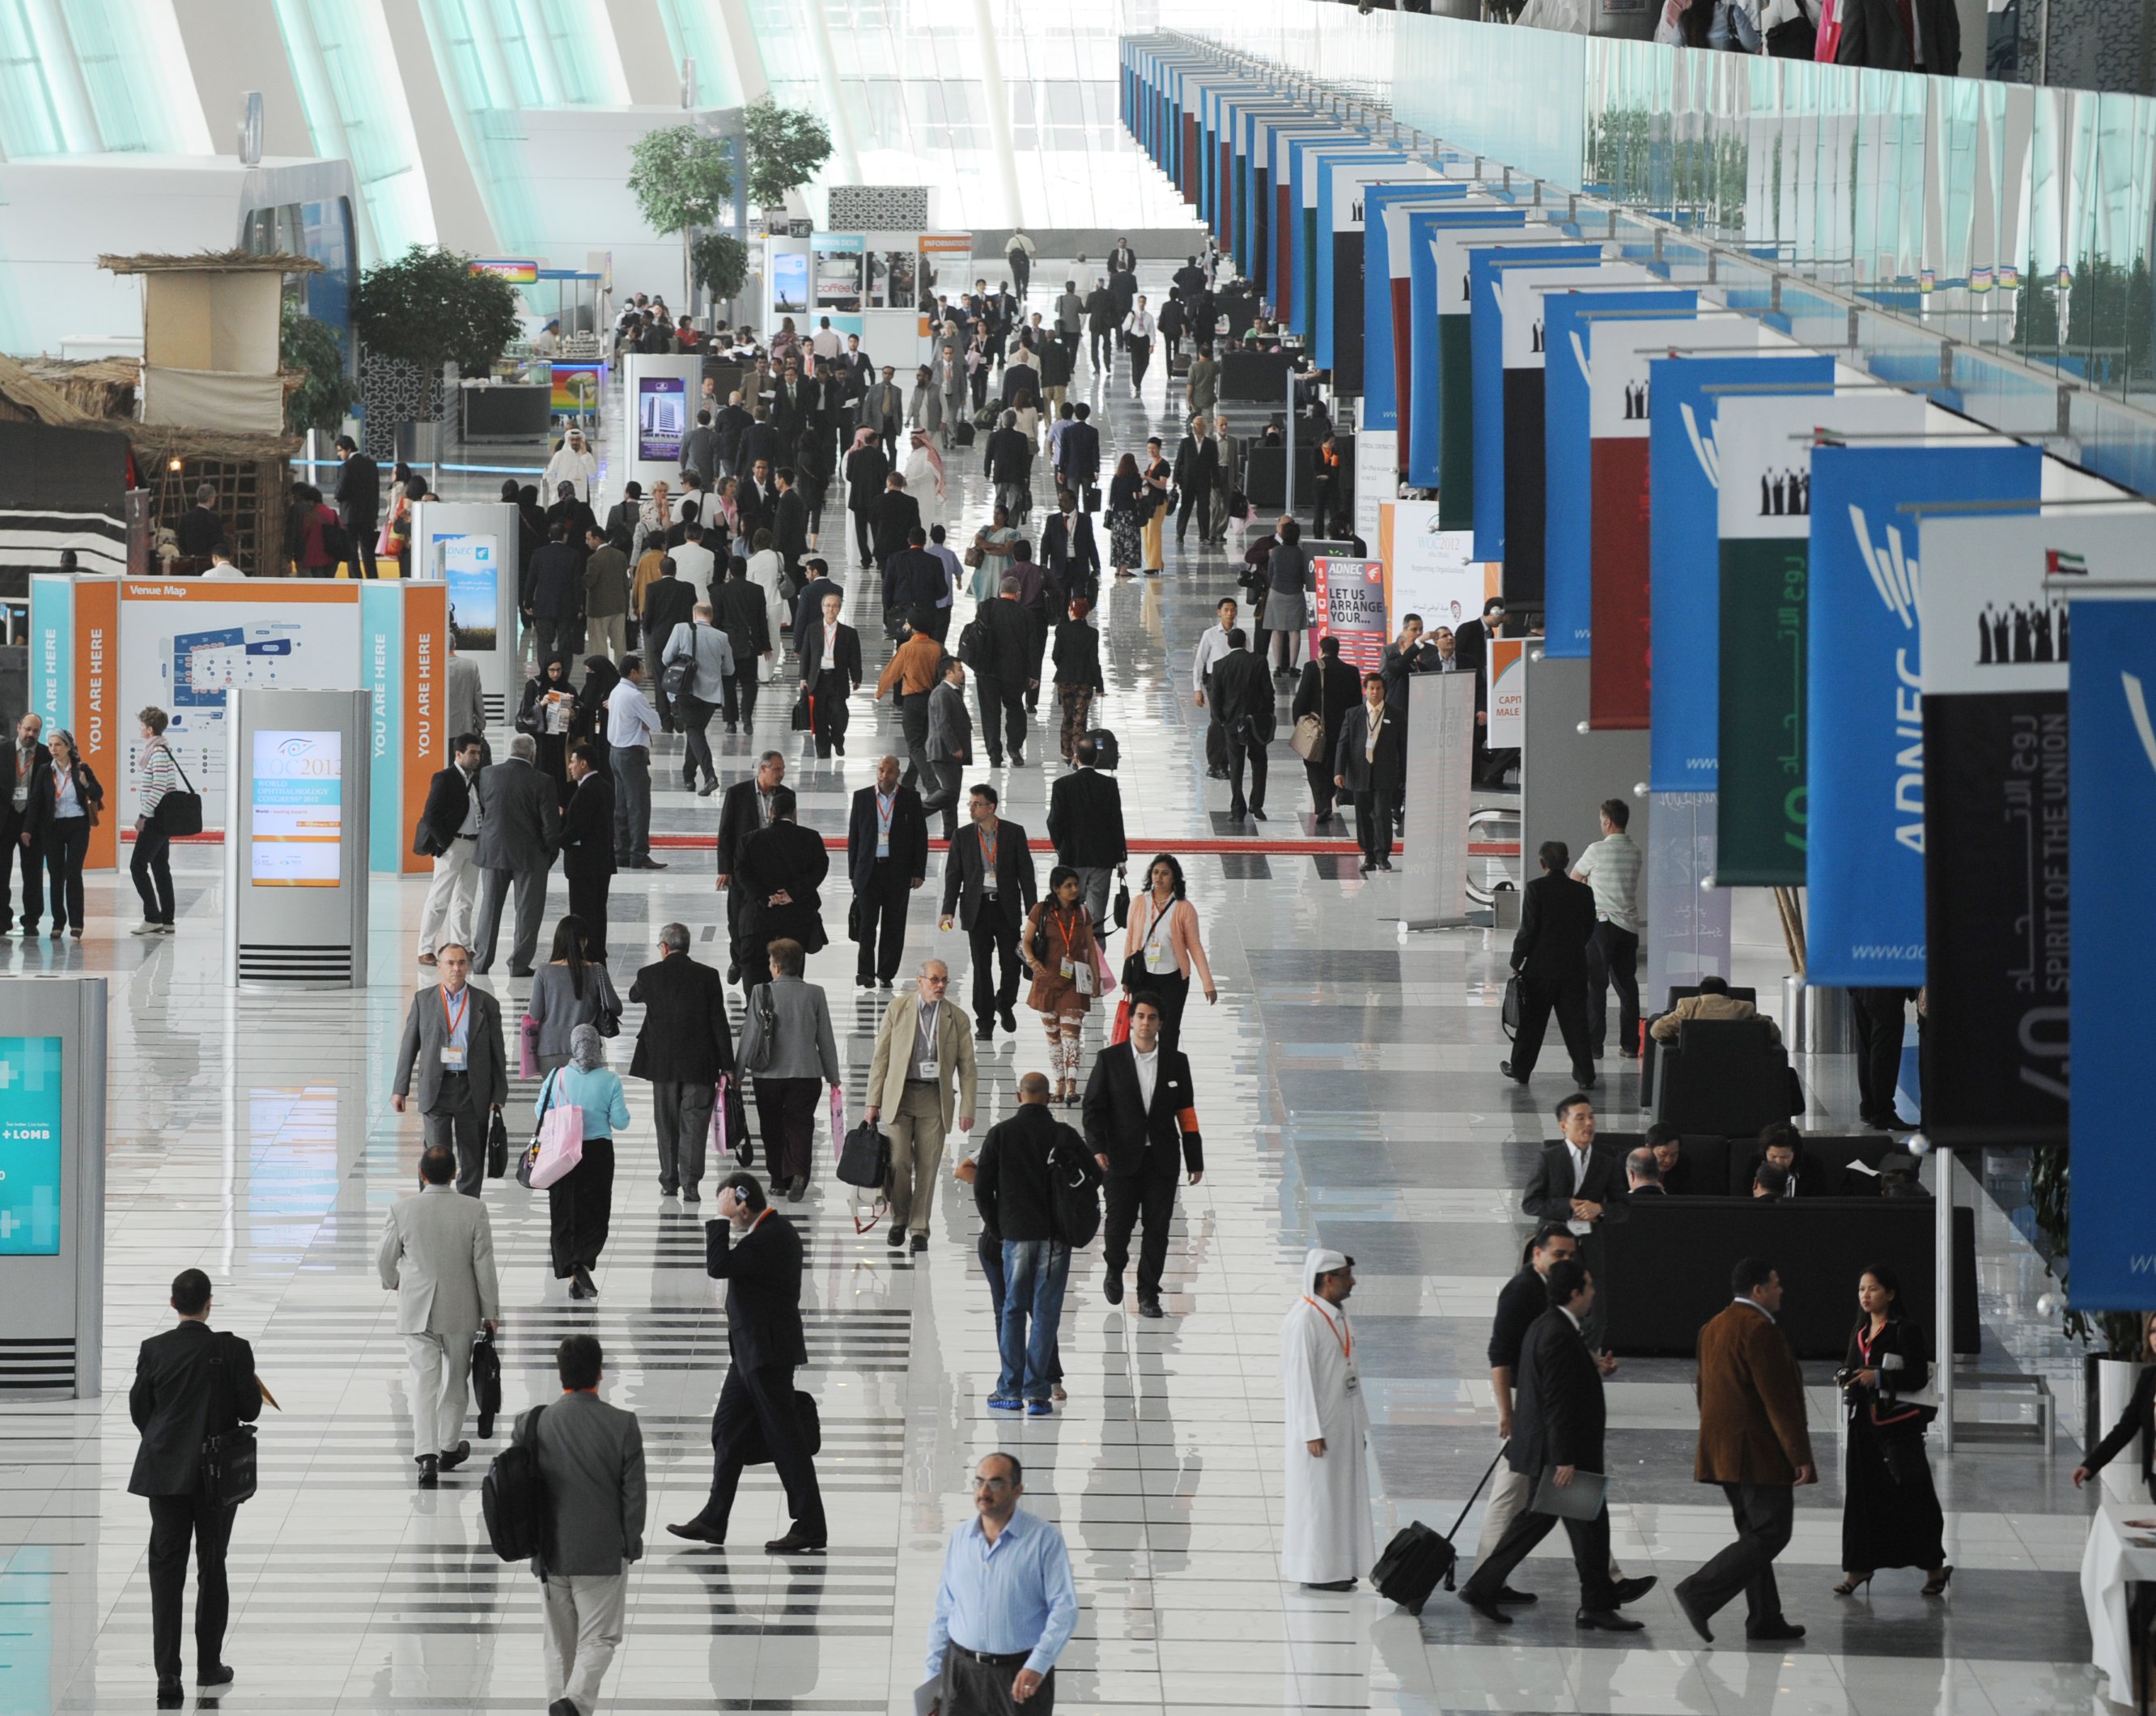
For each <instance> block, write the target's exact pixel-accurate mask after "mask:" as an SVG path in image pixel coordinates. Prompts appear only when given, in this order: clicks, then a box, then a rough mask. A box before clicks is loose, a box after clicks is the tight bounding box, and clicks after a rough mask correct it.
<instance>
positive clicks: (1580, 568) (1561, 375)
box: [1543, 263, 1699, 660]
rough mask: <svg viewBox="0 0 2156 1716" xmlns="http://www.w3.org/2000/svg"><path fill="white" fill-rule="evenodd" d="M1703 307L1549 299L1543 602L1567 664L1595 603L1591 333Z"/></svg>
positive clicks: (1667, 296)
mask: <svg viewBox="0 0 2156 1716" xmlns="http://www.w3.org/2000/svg"><path fill="white" fill-rule="evenodd" d="M1609 266H1610V268H1611V269H1612V270H1616V269H1619V268H1626V269H1629V268H1630V265H1629V264H1620V263H1612V264H1610V265H1609ZM1698 303H1699V294H1698V293H1697V292H1694V291H1691V290H1686V289H1684V288H1681V287H1676V286H1653V287H1646V288H1642V289H1640V290H1623V289H1620V290H1614V291H1607V292H1605V291H1602V290H1599V289H1598V290H1594V291H1581V290H1572V291H1564V292H1551V293H1548V295H1545V296H1544V298H1543V341H1544V342H1545V343H1546V344H1547V345H1548V347H1549V349H1550V350H1551V351H1552V352H1555V353H1556V354H1557V361H1556V362H1554V363H1552V364H1550V365H1548V367H1546V368H1545V369H1544V370H1543V493H1544V507H1545V514H1544V517H1543V604H1544V606H1545V611H1546V613H1547V615H1548V626H1549V647H1548V650H1547V652H1546V653H1547V654H1548V655H1553V656H1555V657H1557V658H1558V659H1560V660H1563V659H1568V658H1576V657H1582V656H1584V655H1586V654H1587V645H1588V629H1589V606H1590V604H1591V596H1590V593H1589V583H1588V577H1589V566H1590V565H1591V564H1592V547H1591V543H1590V542H1589V534H1588V532H1589V525H1588V517H1589V511H1590V507H1591V503H1592V499H1593V496H1592V491H1591V490H1590V489H1589V480H1590V476H1591V470H1592V467H1591V465H1590V463H1589V458H1588V450H1589V434H1588V406H1589V389H1588V377H1589V367H1588V359H1587V334H1588V329H1589V326H1591V325H1592V323H1593V322H1594V321H1599V320H1600V319H1601V318H1602V317H1604V316H1618V315H1623V314H1625V313H1628V312H1629V313H1630V314H1631V315H1633V316H1640V315H1643V314H1652V315H1655V316H1681V317H1685V318H1689V317H1691V316H1692V315H1693V313H1694V312H1695V311H1696V309H1697V306H1698Z"/></svg>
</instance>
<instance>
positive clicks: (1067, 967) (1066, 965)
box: [1060, 959, 1071, 979]
mask: <svg viewBox="0 0 2156 1716" xmlns="http://www.w3.org/2000/svg"><path fill="white" fill-rule="evenodd" d="M1070 974H1071V964H1070V961H1069V960H1068V959H1065V961H1064V962H1063V965H1062V969H1061V972H1060V975H1061V976H1063V977H1064V978H1065V979H1068V978H1069V977H1070Z"/></svg>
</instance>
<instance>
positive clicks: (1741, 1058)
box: [1655, 1019, 1801, 1138]
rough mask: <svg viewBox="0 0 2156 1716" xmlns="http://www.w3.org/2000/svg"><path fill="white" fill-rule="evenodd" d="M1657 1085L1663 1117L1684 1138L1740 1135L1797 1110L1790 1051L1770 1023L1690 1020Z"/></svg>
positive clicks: (1667, 1051) (1668, 1047)
mask: <svg viewBox="0 0 2156 1716" xmlns="http://www.w3.org/2000/svg"><path fill="white" fill-rule="evenodd" d="M1793 1083H1794V1081H1793V1080H1792V1079H1791V1077H1790V1076H1789V1053H1788V1051H1786V1050H1784V1048H1783V1046H1781V1044H1779V1042H1777V1041H1775V1040H1774V1025H1773V1023H1772V1021H1770V1020H1764V1019H1687V1020H1685V1021H1684V1023H1683V1024H1682V1025H1681V1026H1679V1027H1678V1030H1677V1040H1676V1042H1675V1043H1673V1044H1664V1045H1663V1046H1662V1053H1661V1065H1660V1066H1659V1068H1658V1069H1657V1071H1656V1073H1655V1085H1656V1091H1655V1118H1656V1119H1658V1120H1660V1121H1661V1123H1663V1124H1664V1125H1665V1126H1674V1127H1675V1128H1676V1129H1677V1130H1678V1131H1679V1132H1681V1133H1686V1132H1698V1133H1720V1134H1721V1135H1722V1136H1723V1137H1724V1138H1735V1137H1738V1136H1741V1135H1742V1134H1743V1133H1758V1131H1759V1130H1760V1129H1761V1128H1763V1127H1768V1126H1772V1125H1774V1123H1776V1122H1777V1121H1785V1120H1787V1119H1788V1118H1789V1116H1790V1115H1791V1113H1793V1112H1796V1111H1795V1109H1794V1108H1793V1107H1792V1105H1791V1096H1792V1085H1793ZM1799 1106H1801V1105H1800V1104H1799Z"/></svg>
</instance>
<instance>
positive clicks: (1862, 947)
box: [1804, 439, 2044, 989]
mask: <svg viewBox="0 0 2156 1716" xmlns="http://www.w3.org/2000/svg"><path fill="white" fill-rule="evenodd" d="M2043 456H2044V455H2042V454H2041V453H2040V451H2039V450H2036V449H2035V448H2034V447H2022V446H1994V445H1971V444H1969V441H1968V439H1959V440H1958V441H1956V442H1953V443H1949V444H1934V445H1930V446H1916V447H1897V446H1877V445H1856V446H1839V447H1821V448H1820V449H1818V450H1816V451H1815V453H1814V454H1813V455H1812V461H1811V465H1812V468H1811V483H1810V498H1811V511H1812V526H1813V528H1812V537H1811V582H1810V609H1811V612H1810V624H1811V631H1812V635H1813V637H1814V638H1815V639H1816V640H1818V644H1819V645H1820V647H1817V648H1815V649H1813V650H1812V651H1811V652H1810V659H1809V666H1808V671H1807V679H1808V681H1809V686H1808V691H1809V709H1808V712H1807V713H1808V720H1809V745H1810V753H1811V765H1812V766H1811V772H1810V777H1809V781H1808V783H1807V788H1808V798H1809V808H1810V817H1811V825H1810V832H1809V845H1808V849H1807V851H1806V854H1805V862H1804V882H1805V886H1806V888H1807V890H1808V891H1809V924H1808V927H1807V932H1806V936H1805V956H1804V963H1805V975H1806V978H1807V979H1808V980H1809V981H1810V982H1813V983H1817V984H1834V985H1837V986H1840V985H1848V986H1850V987H1852V988H1862V989H1870V988H1877V987H1881V986H1896V985H1906V986H1907V987H1908V988H1911V989H1914V988H1916V987H1917V985H1919V984H1922V983H1923V981H1924V980H1925V969H1924V696H1923V662H1924V640H1923V624H1922V606H1921V598H1920V594H1919V593H1920V591H1921V590H1922V586H1923V579H1924V569H1923V567H1922V564H1921V563H1920V560H1919V556H1918V552H1917V548H1918V542H1917V514H1916V512H1915V511H1913V510H1912V509H1913V508H1916V507H1918V506H1936V505H1938V504H1939V503H1941V502H1953V501H1970V502H1979V501H1980V502H1985V503H1989V502H1994V501H2000V500H2007V501H2010V500H2012V499H2013V498H2014V497H2016V496H2029V497H2030V501H2029V507H2028V510H2029V511H2035V506H2036V499H2035V497H2036V496H2039V495H2040V494H2041V492H2042V489H2041V484H2042V482H2043V480H2044V478H2043ZM1992 516H2000V515H1999V514H1994V515H1992ZM2005 516H2011V511H2008V512H2007V513H2006V515H2005ZM1964 570H1965V568H1960V567H1954V566H1945V567H1939V568H1935V569H1934V573H1935V575H1936V576H1938V577H1942V578H1952V577H1957V576H1959V575H1961V574H1962V573H1963V571H1964Z"/></svg>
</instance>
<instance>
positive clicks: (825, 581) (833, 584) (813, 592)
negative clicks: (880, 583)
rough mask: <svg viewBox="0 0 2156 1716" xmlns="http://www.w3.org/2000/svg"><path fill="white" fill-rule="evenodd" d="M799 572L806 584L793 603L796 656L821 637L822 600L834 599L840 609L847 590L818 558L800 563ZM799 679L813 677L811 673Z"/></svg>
mask: <svg viewBox="0 0 2156 1716" xmlns="http://www.w3.org/2000/svg"><path fill="white" fill-rule="evenodd" d="M801 570H802V571H803V573H806V574H808V582H806V583H803V585H802V586H801V593H800V594H799V595H798V596H796V597H795V598H794V599H793V649H794V652H795V653H796V654H797V655H806V654H807V653H808V650H809V649H810V648H811V647H812V646H813V645H814V644H815V643H816V641H817V639H818V638H819V636H820V635H821V634H822V630H823V624H822V622H823V619H824V597H826V596H836V597H837V598H838V599H839V604H840V605H841V606H843V605H844V602H845V598H846V587H845V586H844V584H842V583H839V581H838V580H837V579H836V578H833V577H832V576H831V568H830V565H829V563H828V562H826V561H824V559H822V558H821V557H818V556H814V555H812V556H811V557H809V558H808V559H807V560H804V561H803V562H802V563H801ZM814 677H815V676H814V674H813V673H803V678H804V679H813V678H814Z"/></svg>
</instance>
